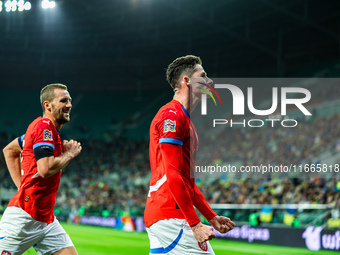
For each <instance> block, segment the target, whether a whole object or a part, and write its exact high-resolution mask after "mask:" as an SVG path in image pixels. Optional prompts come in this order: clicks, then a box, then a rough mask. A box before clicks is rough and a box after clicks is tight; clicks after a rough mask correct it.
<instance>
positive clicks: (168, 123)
mask: <svg viewBox="0 0 340 255" xmlns="http://www.w3.org/2000/svg"><path fill="white" fill-rule="evenodd" d="M166 132H176V121H175V120H165V121H164V129H163V133H166Z"/></svg>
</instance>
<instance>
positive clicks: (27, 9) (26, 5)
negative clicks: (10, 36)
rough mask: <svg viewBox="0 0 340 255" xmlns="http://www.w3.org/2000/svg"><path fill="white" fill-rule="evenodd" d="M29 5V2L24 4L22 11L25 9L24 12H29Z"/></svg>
mask: <svg viewBox="0 0 340 255" xmlns="http://www.w3.org/2000/svg"><path fill="white" fill-rule="evenodd" d="M31 7H32V6H31V3H30V2H26V3H25V5H24V9H25V11H29V10H31Z"/></svg>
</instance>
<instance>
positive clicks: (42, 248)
mask: <svg viewBox="0 0 340 255" xmlns="http://www.w3.org/2000/svg"><path fill="white" fill-rule="evenodd" d="M72 247H73V248H72ZM34 249H35V250H36V251H37V253H38V254H39V255H50V254H57V252H58V251H60V252H61V253H60V254H65V255H66V254H67V255H69V254H70V255H73V254H77V253H76V252H75V253H74V252H73V251H75V248H74V245H73V243H72V241H71V238H70V236H69V235H68V234H67V233H66V231H65V230H64V228H63V227H62V226H61V225H60V223H59V221H58V220H57V219H55V220H54V222H53V223H50V224H48V226H47V227H46V228H45V229H44V238H43V239H42V240H41V241H40V242H38V243H37V244H36V245H35V246H34Z"/></svg>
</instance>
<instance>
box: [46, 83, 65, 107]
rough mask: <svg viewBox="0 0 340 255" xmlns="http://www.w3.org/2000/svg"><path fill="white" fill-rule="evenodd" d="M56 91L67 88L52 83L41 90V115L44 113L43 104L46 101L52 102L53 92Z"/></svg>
mask: <svg viewBox="0 0 340 255" xmlns="http://www.w3.org/2000/svg"><path fill="white" fill-rule="evenodd" d="M56 89H63V90H67V86H66V85H64V84H61V83H53V84H49V85H46V86H45V87H43V88H42V90H41V92H40V103H41V107H42V109H43V113H45V107H44V102H45V101H48V102H52V101H53V99H54V97H55V95H54V90H56Z"/></svg>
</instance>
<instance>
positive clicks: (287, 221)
mask: <svg viewBox="0 0 340 255" xmlns="http://www.w3.org/2000/svg"><path fill="white" fill-rule="evenodd" d="M293 219H294V215H293V214H290V213H285V215H284V216H283V223H284V224H286V225H288V226H291V225H292V223H293Z"/></svg>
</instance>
